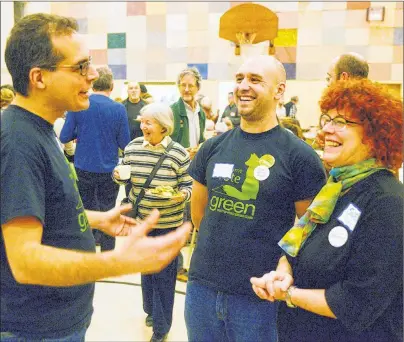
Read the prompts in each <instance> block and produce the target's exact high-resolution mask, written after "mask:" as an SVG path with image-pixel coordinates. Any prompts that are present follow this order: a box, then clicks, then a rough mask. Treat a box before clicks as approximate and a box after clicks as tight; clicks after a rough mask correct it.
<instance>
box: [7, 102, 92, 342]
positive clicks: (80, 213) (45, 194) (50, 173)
mask: <svg viewBox="0 0 404 342" xmlns="http://www.w3.org/2000/svg"><path fill="white" fill-rule="evenodd" d="M23 216H33V217H36V218H37V219H38V220H39V221H40V222H41V223H42V225H43V236H42V244H44V245H47V246H53V247H56V248H64V249H71V250H81V251H87V252H95V241H94V237H93V235H92V232H91V228H90V227H89V224H88V220H87V217H86V214H85V211H84V208H83V203H82V201H81V198H80V195H79V192H78V188H77V185H76V180H75V174H74V172H73V170H72V169H71V168H70V167H69V164H68V162H67V161H66V158H65V157H64V155H63V152H62V150H61V148H60V147H59V145H58V142H57V140H56V136H55V133H54V131H53V126H52V125H51V124H49V123H48V122H47V121H45V120H43V119H42V118H40V117H39V116H37V115H35V114H33V113H30V112H28V111H26V110H24V109H22V108H20V107H18V106H13V105H11V106H9V107H8V108H7V109H6V110H5V111H4V113H3V114H2V117H1V224H2V225H3V224H5V223H6V222H8V221H10V220H11V219H13V218H16V217H23ZM0 253H1V260H2V262H1V330H2V331H10V332H13V333H18V334H20V335H22V336H24V335H28V336H31V337H34V336H38V338H46V337H47V338H52V337H62V336H66V335H70V334H71V333H73V332H74V331H77V330H80V329H82V328H83V327H84V326H85V325H87V324H88V322H89V321H90V319H91V315H92V312H93V306H92V300H93V295H94V284H93V283H91V284H86V285H80V286H71V287H51V286H37V285H24V284H19V283H17V282H16V280H15V279H14V277H13V275H12V273H11V270H10V265H9V263H8V262H7V256H6V252H5V248H4V240H3V236H1V240H0ZM50 262H52V261H50Z"/></svg>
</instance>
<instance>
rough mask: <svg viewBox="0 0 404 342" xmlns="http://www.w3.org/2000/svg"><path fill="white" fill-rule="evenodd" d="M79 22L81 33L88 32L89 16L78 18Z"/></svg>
mask: <svg viewBox="0 0 404 342" xmlns="http://www.w3.org/2000/svg"><path fill="white" fill-rule="evenodd" d="M77 24H78V25H79V30H78V32H79V33H80V34H86V33H88V20H87V18H82V19H77Z"/></svg>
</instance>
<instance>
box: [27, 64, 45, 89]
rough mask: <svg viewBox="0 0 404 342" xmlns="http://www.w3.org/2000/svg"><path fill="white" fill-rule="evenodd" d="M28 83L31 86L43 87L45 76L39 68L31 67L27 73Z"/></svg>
mask: <svg viewBox="0 0 404 342" xmlns="http://www.w3.org/2000/svg"><path fill="white" fill-rule="evenodd" d="M28 79H29V84H30V86H31V87H32V88H34V89H35V88H36V89H45V88H46V83H45V81H46V76H45V75H44V73H43V70H42V69H41V68H32V69H31V70H30V71H29V74H28Z"/></svg>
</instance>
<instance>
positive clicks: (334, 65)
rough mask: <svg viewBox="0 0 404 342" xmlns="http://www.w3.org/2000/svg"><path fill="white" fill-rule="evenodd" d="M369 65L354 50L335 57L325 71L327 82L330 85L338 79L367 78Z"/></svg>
mask: <svg viewBox="0 0 404 342" xmlns="http://www.w3.org/2000/svg"><path fill="white" fill-rule="evenodd" d="M368 74H369V65H368V63H367V62H366V60H365V59H364V58H363V57H362V56H361V55H360V54H358V53H356V52H349V53H346V54H343V55H340V56H338V57H336V58H335V59H334V60H333V61H332V62H331V65H330V67H329V69H328V72H327V78H326V81H327V84H328V85H329V86H330V85H331V84H333V83H334V82H336V81H339V80H343V81H344V80H348V79H351V78H367V77H368Z"/></svg>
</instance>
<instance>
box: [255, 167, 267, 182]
mask: <svg viewBox="0 0 404 342" xmlns="http://www.w3.org/2000/svg"><path fill="white" fill-rule="evenodd" d="M254 177H255V179H256V180H259V181H263V180H265V179H267V178H268V177H269V169H268V168H267V167H265V166H257V167H256V168H255V169H254Z"/></svg>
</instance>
